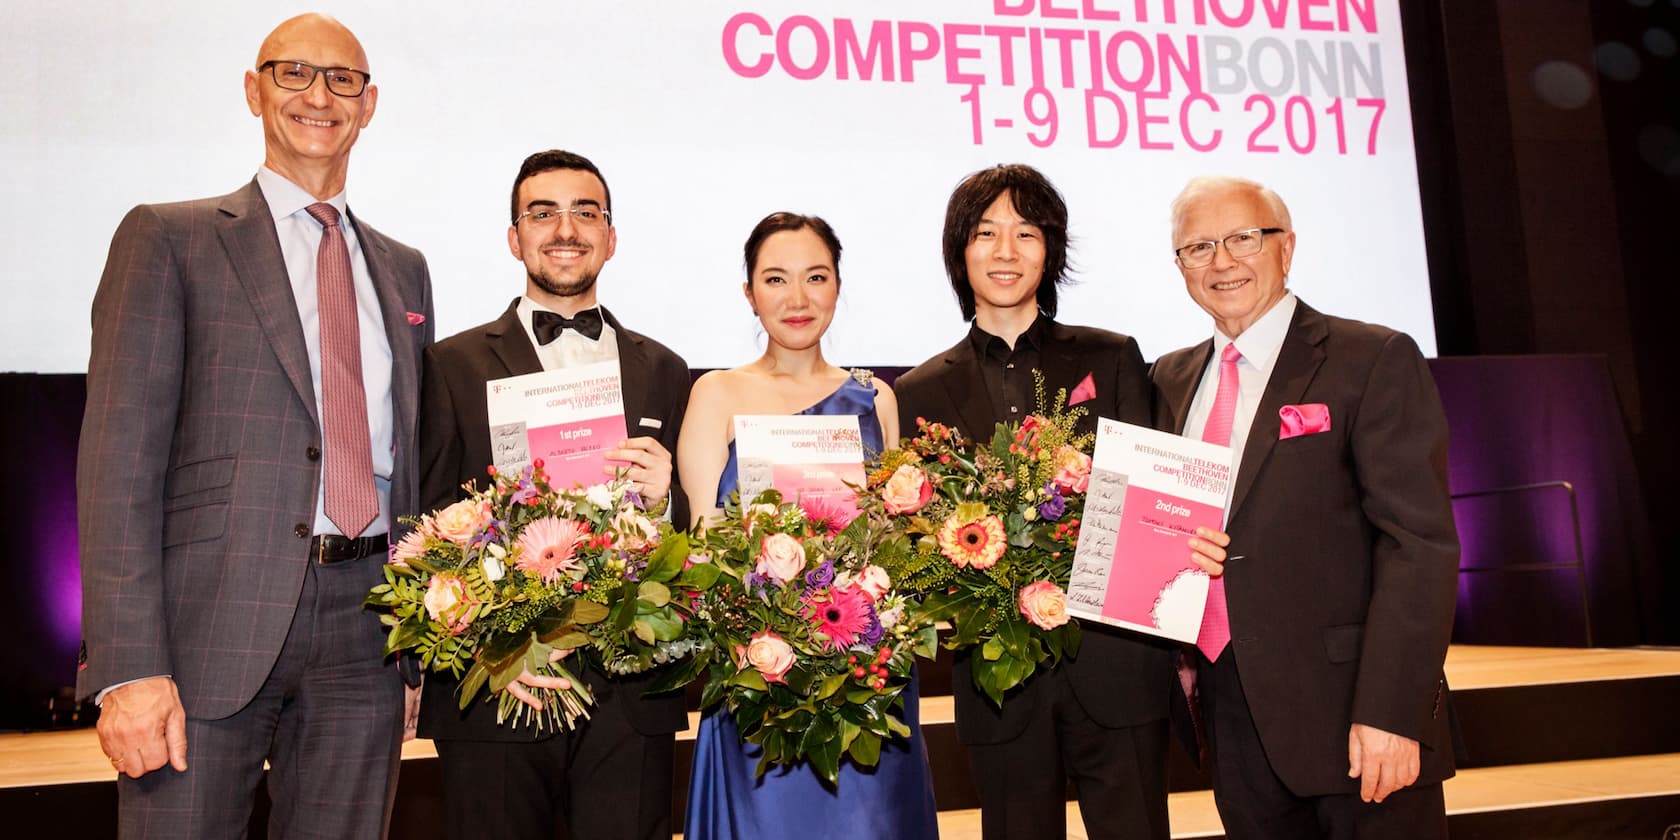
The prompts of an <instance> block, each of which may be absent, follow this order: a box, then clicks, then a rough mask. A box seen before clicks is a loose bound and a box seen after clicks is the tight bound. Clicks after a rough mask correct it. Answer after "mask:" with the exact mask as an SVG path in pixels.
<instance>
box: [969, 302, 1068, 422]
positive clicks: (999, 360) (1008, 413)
mask: <svg viewBox="0 0 1680 840" xmlns="http://www.w3.org/2000/svg"><path fill="white" fill-rule="evenodd" d="M1049 324H1050V319H1049V318H1047V317H1045V315H1044V314H1043V313H1039V316H1038V317H1037V318H1036V319H1034V320H1033V322H1032V326H1029V327H1027V331H1026V332H1024V333H1021V335H1020V336H1019V337H1018V338H1016V339H1015V346H1014V347H1010V346H1009V344H1008V343H1007V342H1005V341H1004V340H1003V339H1001V338H999V337H997V336H995V335H992V334H991V333H989V332H986V331H985V330H983V329H981V328H980V323H979V322H978V321H976V322H974V324H973V326H971V327H969V329H968V340H969V342H970V343H971V344H972V345H973V346H974V355H975V356H976V357H977V358H979V360H980V377H981V378H982V379H984V380H985V382H986V394H987V396H988V397H990V398H991V403H992V419H993V421H995V422H998V423H1015V422H1020V421H1021V420H1022V419H1023V418H1025V417H1026V416H1027V415H1028V414H1031V413H1032V412H1033V411H1035V410H1037V408H1038V400H1037V397H1036V396H1035V395H1034V394H1033V375H1032V372H1033V371H1034V370H1037V369H1038V368H1039V351H1040V350H1041V349H1042V348H1043V346H1044V334H1045V332H1046V331H1048V330H1049ZM976 431H978V430H976ZM988 436H989V433H988Z"/></svg>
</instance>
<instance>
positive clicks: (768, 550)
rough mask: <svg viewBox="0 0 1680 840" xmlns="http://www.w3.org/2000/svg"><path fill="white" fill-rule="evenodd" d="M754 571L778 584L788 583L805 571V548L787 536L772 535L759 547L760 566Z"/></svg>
mask: <svg viewBox="0 0 1680 840" xmlns="http://www.w3.org/2000/svg"><path fill="white" fill-rule="evenodd" d="M753 571H755V572H758V573H759V574H761V575H764V576H765V577H767V578H770V579H771V580H773V581H775V582H777V583H787V582H788V581H790V580H792V579H793V577H794V575H797V574H799V573H800V572H803V571H805V546H802V545H800V544H799V540H796V539H794V538H793V537H790V536H788V535H787V534H771V535H770V536H768V537H765V538H764V542H763V543H761V544H760V546H759V551H758V565H757V566H756V567H754V569H753Z"/></svg>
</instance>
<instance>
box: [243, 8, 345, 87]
mask: <svg viewBox="0 0 1680 840" xmlns="http://www.w3.org/2000/svg"><path fill="white" fill-rule="evenodd" d="M324 45H331V46H333V47H335V48H337V49H341V50H344V51H346V52H347V53H349V54H351V55H354V56H355V63H354V64H350V65H346V66H349V67H351V68H352V69H355V70H361V71H362V72H364V73H365V72H367V71H368V69H369V68H368V60H367V53H366V52H365V51H363V50H362V42H361V41H358V40H356V35H355V33H353V32H351V31H350V30H349V28H348V27H346V26H345V25H344V24H342V23H339V22H338V20H337V19H336V18H332V17H329V16H327V15H323V14H320V13H317V12H307V13H305V14H301V15H298V16H297V17H295V18H292V19H290V20H287V21H285V22H284V23H281V24H280V25H279V26H276V27H274V31H273V32H270V33H268V37H267V38H264V39H263V42H262V46H260V47H258V48H257V63H256V66H258V67H261V66H262V63H263V62H265V61H277V60H282V59H297V58H299V55H298V54H297V53H298V52H299V51H300V50H303V49H308V48H310V47H320V46H324Z"/></svg>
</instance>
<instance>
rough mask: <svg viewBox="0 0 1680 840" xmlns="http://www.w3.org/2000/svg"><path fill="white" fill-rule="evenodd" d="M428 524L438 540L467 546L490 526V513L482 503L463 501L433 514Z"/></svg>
mask: <svg viewBox="0 0 1680 840" xmlns="http://www.w3.org/2000/svg"><path fill="white" fill-rule="evenodd" d="M426 522H427V524H429V525H430V526H431V532H432V534H433V535H434V536H436V537H437V538H438V539H442V540H448V541H450V542H452V543H454V544H456V545H466V544H467V543H468V542H471V541H472V538H473V535H474V534H476V533H478V532H479V531H482V530H484V526H486V525H488V524H490V512H489V511H488V510H486V509H485V506H484V504H483V503H482V502H479V501H477V500H475V499H462V500H461V501H459V502H456V503H455V504H452V505H450V506H449V507H446V508H444V509H443V510H440V511H438V512H437V513H434V514H432V518H431V519H429V520H426Z"/></svg>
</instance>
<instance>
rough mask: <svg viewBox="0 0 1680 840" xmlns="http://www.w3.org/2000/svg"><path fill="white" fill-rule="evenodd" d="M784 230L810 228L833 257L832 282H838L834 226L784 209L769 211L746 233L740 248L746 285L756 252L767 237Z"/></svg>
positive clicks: (756, 265) (815, 217)
mask: <svg viewBox="0 0 1680 840" xmlns="http://www.w3.org/2000/svg"><path fill="white" fill-rule="evenodd" d="M785 230H810V231H811V232H812V233H815V234H816V235H817V238H818V239H821V240H822V241H823V244H824V245H827V246H828V255H829V256H830V257H832V258H833V259H834V282H835V284H836V285H838V284H839V282H840V237H838V236H835V235H834V228H831V227H829V226H828V222H825V221H823V220H822V217H821V216H804V215H800V214H798V213H789V212H787V211H786V210H782V211H779V212H775V213H771V214H770V215H768V216H765V217H764V218H763V219H760V220H759V222H758V224H757V225H756V226H754V227H753V229H752V233H751V234H748V235H747V244H746V246H745V247H743V248H742V249H741V251H742V254H743V256H744V257H745V258H746V259H745V261H746V265H747V285H748V286H751V285H752V278H753V270H754V269H756V268H757V267H758V252H759V251H761V250H763V249H764V242H765V240H767V239H769V238H770V237H771V235H772V234H777V233H781V232H782V231H785Z"/></svg>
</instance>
